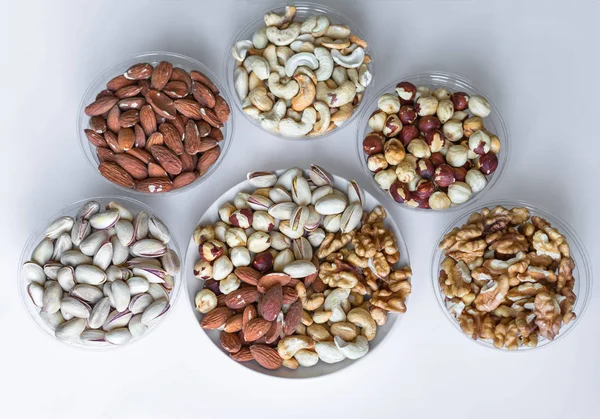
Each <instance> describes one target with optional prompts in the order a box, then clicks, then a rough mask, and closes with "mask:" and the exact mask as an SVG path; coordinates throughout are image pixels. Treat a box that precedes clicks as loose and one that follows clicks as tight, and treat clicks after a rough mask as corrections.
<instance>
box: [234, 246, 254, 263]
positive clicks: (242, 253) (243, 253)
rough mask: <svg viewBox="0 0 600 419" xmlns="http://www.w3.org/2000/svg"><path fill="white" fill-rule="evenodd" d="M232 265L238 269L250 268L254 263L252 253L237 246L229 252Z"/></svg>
mask: <svg viewBox="0 0 600 419" xmlns="http://www.w3.org/2000/svg"><path fill="white" fill-rule="evenodd" d="M229 256H230V259H231V263H232V264H233V266H235V267H236V268H237V267H239V266H248V265H250V263H251V262H252V258H251V256H250V251H249V250H248V249H247V248H246V247H244V246H237V247H233V248H231V250H230V251H229Z"/></svg>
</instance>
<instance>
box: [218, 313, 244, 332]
mask: <svg viewBox="0 0 600 419" xmlns="http://www.w3.org/2000/svg"><path fill="white" fill-rule="evenodd" d="M223 330H225V331H226V332H228V333H236V332H239V331H240V330H242V315H241V314H236V315H235V316H233V317H230V318H229V320H227V322H226V323H225V327H224V329H223Z"/></svg>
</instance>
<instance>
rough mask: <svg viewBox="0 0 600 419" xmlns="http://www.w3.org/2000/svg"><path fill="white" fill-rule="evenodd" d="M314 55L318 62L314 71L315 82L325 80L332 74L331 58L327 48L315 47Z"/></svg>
mask: <svg viewBox="0 0 600 419" xmlns="http://www.w3.org/2000/svg"><path fill="white" fill-rule="evenodd" d="M314 54H315V57H316V58H317V60H318V61H319V68H317V71H316V76H317V80H318V81H323V80H327V79H328V78H330V77H331V73H332V72H333V58H332V57H331V54H330V53H329V51H328V50H327V48H323V47H316V48H315V51H314Z"/></svg>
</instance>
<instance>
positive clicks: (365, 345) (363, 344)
mask: <svg viewBox="0 0 600 419" xmlns="http://www.w3.org/2000/svg"><path fill="white" fill-rule="evenodd" d="M333 342H334V343H335V346H336V347H337V348H338V349H339V350H340V352H341V353H342V354H343V355H344V356H345V357H346V358H348V359H358V358H361V357H363V356H365V355H366V354H367V352H369V342H368V340H367V338H366V337H364V336H358V337H357V338H356V339H355V340H354V341H353V342H346V341H344V340H343V339H342V338H341V337H339V336H336V337H334V338H333Z"/></svg>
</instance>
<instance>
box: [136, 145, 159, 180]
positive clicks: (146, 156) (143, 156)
mask: <svg viewBox="0 0 600 419" xmlns="http://www.w3.org/2000/svg"><path fill="white" fill-rule="evenodd" d="M127 154H129V155H131V156H133V157H135V158H137V159H139V160H141V161H143V162H144V163H145V164H148V163H150V162H152V161H153V159H152V156H151V155H150V153H148V152H147V151H146V150H143V149H141V148H132V149H131V150H127ZM165 176H167V174H166V173H165Z"/></svg>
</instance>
